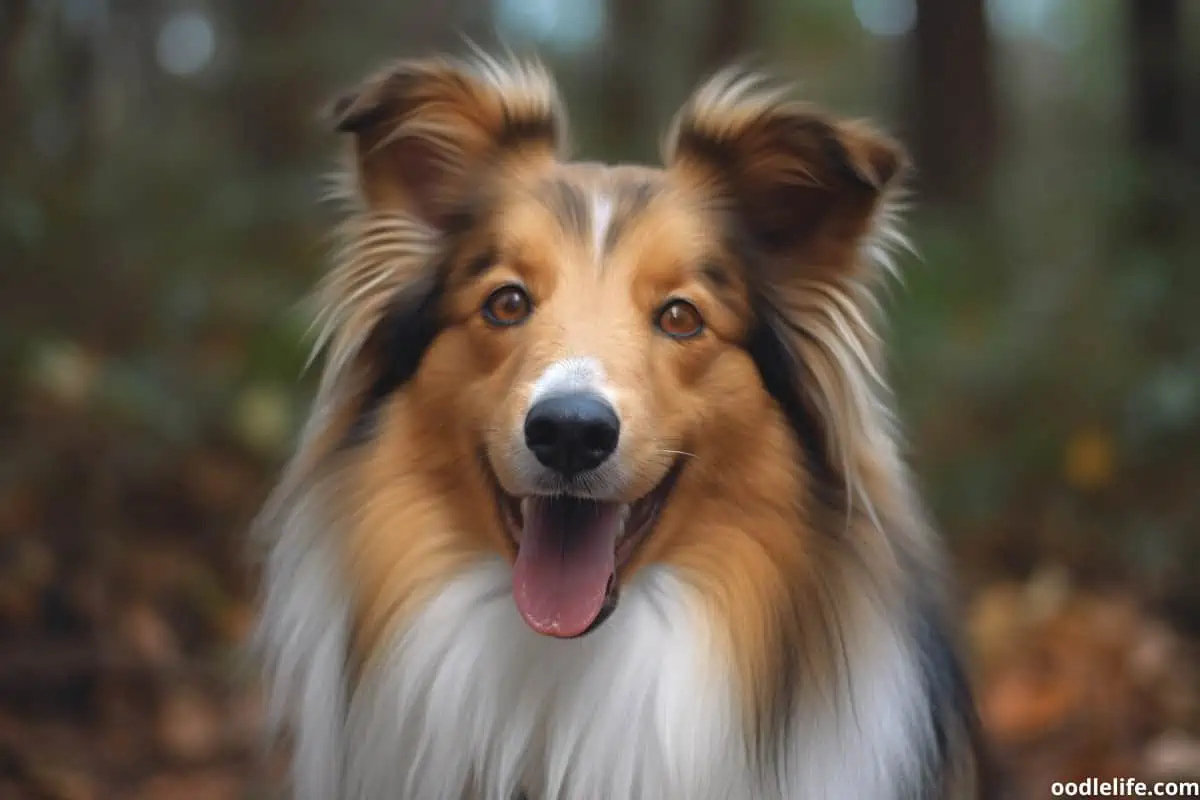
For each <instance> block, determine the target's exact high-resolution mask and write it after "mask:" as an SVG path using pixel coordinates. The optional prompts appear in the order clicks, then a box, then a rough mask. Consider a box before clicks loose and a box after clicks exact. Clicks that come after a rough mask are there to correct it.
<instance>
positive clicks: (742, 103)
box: [664, 71, 908, 269]
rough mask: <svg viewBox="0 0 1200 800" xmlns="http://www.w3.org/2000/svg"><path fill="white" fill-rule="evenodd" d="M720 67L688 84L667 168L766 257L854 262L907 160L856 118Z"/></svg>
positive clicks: (670, 138) (668, 145) (821, 264)
mask: <svg viewBox="0 0 1200 800" xmlns="http://www.w3.org/2000/svg"><path fill="white" fill-rule="evenodd" d="M762 83H763V82H762V80H760V79H758V78H756V77H755V76H753V75H747V74H745V73H739V72H735V71H727V72H724V73H721V74H719V75H717V76H716V77H714V78H713V79H712V80H710V81H709V82H708V83H707V84H706V85H705V86H703V87H702V88H701V89H700V90H699V91H697V92H696V93H695V94H694V95H693V96H692V98H691V100H689V101H688V103H687V104H686V105H685V106H684V107H683V109H682V110H681V111H680V112H679V113H678V115H677V116H676V118H675V120H674V122H673V124H672V126H671V129H670V131H669V133H668V135H667V138H666V142H665V153H664V157H665V160H666V165H667V167H668V169H669V170H670V172H671V173H672V174H674V175H676V176H677V177H678V179H680V180H681V181H682V182H683V183H685V184H689V185H690V186H691V187H692V188H693V189H695V190H698V191H699V192H700V193H701V195H702V197H704V199H705V201H706V202H707V203H709V204H710V205H711V206H714V207H716V208H718V209H719V210H720V211H722V212H724V213H726V214H728V215H731V217H732V221H733V223H734V224H735V226H736V229H737V232H738V235H739V236H742V237H746V238H748V239H749V242H748V243H749V244H751V245H753V246H754V247H755V248H756V250H758V251H759V252H760V253H763V254H765V255H766V256H767V257H768V259H769V260H771V261H776V260H777V259H778V258H783V259H785V260H786V261H787V262H788V263H789V266H790V267H791V268H795V266H796V265H797V264H798V263H801V262H802V263H804V264H806V265H809V266H811V267H812V268H814V269H822V268H836V267H838V266H845V265H847V264H851V263H854V262H855V261H856V259H855V258H854V257H853V254H852V253H851V252H850V250H849V249H850V248H854V247H857V246H858V245H859V244H860V243H861V241H862V239H863V237H864V236H865V235H866V234H867V233H868V232H869V230H870V226H871V224H872V222H873V217H874V212H875V210H876V208H877V207H878V204H879V203H880V201H881V199H882V198H883V197H884V196H885V195H886V194H887V193H888V192H889V191H890V190H891V189H893V188H894V185H895V184H897V183H898V182H899V178H900V176H901V174H902V173H903V172H904V171H905V169H906V167H907V163H908V162H907V157H906V155H905V153H904V151H903V150H902V149H901V147H900V146H899V145H898V144H897V143H895V142H893V141H892V140H891V139H889V138H887V137H886V136H883V135H882V134H879V133H877V132H875V131H874V130H872V129H871V128H870V127H869V126H867V125H866V124H864V123H860V122H853V121H839V120H833V119H830V118H828V117H826V116H824V115H822V114H820V113H818V112H816V111H815V110H813V109H812V108H809V107H807V106H804V105H802V104H799V103H795V102H791V101H789V100H787V99H786V98H785V97H784V96H783V93H782V92H781V91H779V90H775V89H771V88H763V86H762Z"/></svg>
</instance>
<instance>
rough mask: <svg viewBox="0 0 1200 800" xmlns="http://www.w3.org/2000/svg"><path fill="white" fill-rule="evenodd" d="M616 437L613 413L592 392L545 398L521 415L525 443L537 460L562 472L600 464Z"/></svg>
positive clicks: (618, 426)
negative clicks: (523, 421) (522, 416)
mask: <svg viewBox="0 0 1200 800" xmlns="http://www.w3.org/2000/svg"><path fill="white" fill-rule="evenodd" d="M620 436H621V420H619V419H617V412H616V411H614V410H613V407H612V406H610V405H609V404H608V403H607V402H606V401H605V400H604V398H602V397H599V396H597V395H594V394H585V393H582V392H581V393H576V394H560V395H555V396H553V397H547V398H546V399H544V400H539V401H537V402H536V403H534V404H533V407H532V408H530V409H529V413H528V414H526V415H525V445H526V446H527V447H528V448H529V449H530V450H532V451H533V454H534V455H535V456H537V460H538V461H540V462H542V463H543V464H545V465H546V466H547V467H549V468H550V469H552V470H555V471H557V472H561V473H562V474H564V475H574V474H575V473H577V472H583V471H584V470H588V469H592V468H594V467H598V466H600V465H601V464H603V463H604V460H605V459H606V458H608V457H609V456H611V455H612V454H613V451H614V450H616V449H617V440H618V439H619V438H620Z"/></svg>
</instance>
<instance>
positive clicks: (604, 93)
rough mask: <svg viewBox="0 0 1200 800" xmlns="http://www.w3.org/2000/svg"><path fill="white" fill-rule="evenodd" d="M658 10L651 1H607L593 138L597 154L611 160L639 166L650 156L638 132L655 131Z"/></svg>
mask: <svg viewBox="0 0 1200 800" xmlns="http://www.w3.org/2000/svg"><path fill="white" fill-rule="evenodd" d="M658 11H659V7H658V5H657V3H655V2H653V0H609V3H608V17H609V29H608V34H607V36H606V37H605V38H606V46H605V50H604V56H603V61H604V70H603V72H602V73H601V74H602V77H601V79H600V87H599V88H600V91H599V101H600V115H599V118H598V119H597V120H596V124H597V125H598V126H599V130H598V133H599V136H597V140H598V144H599V147H600V153H599V155H601V156H602V157H603V158H604V159H606V160H613V161H640V160H644V159H646V158H648V157H650V156H651V155H652V154H653V153H652V151H651V150H650V149H649V148H648V147H647V144H646V142H643V141H641V139H642V136H641V134H642V132H644V131H647V130H650V129H651V128H652V126H653V121H654V114H653V109H652V107H651V106H652V103H653V96H652V95H651V94H650V92H649V91H648V89H649V86H648V84H650V83H652V82H653V81H654V74H653V73H654V63H655V62H654V59H653V58H652V55H653V53H654V52H655V49H656V48H661V47H662V43H661V42H659V43H656V42H655V40H654V37H655V35H656V33H657V29H658V25H657V24H655V23H657V22H658Z"/></svg>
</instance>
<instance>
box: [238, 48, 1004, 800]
mask: <svg viewBox="0 0 1200 800" xmlns="http://www.w3.org/2000/svg"><path fill="white" fill-rule="evenodd" d="M335 116H336V127H337V129H338V130H339V131H342V132H343V133H346V134H348V135H349V137H350V139H351V147H350V151H349V162H350V168H349V170H348V171H347V173H346V175H345V177H344V178H343V180H342V181H341V182H340V185H341V186H342V187H343V190H344V193H345V195H346V199H347V200H349V201H350V208H351V211H350V214H349V216H348V220H347V222H346V224H345V226H344V229H343V241H344V245H343V248H342V250H341V251H340V252H339V254H338V256H337V258H336V259H335V266H334V269H333V271H332V272H331V273H330V275H329V277H328V278H327V280H326V281H325V283H324V285H323V287H322V289H321V291H320V293H319V300H320V308H321V312H320V316H319V318H318V321H319V325H320V337H319V342H318V349H321V350H323V351H324V353H325V364H324V372H323V375H322V381H321V385H320V387H319V391H318V396H317V398H316V401H315V407H314V411H313V415H312V418H311V420H310V422H309V425H308V427H307V428H306V431H305V434H304V436H303V439H302V441H301V443H300V445H299V447H298V450H297V453H296V456H295V458H294V460H293V462H292V464H291V465H290V466H289V468H288V470H287V472H286V473H285V475H284V477H283V480H282V482H281V485H280V487H279V488H278V489H277V491H276V493H275V495H274V497H273V498H272V501H271V503H270V504H269V506H268V509H267V510H266V511H265V512H264V515H263V517H262V523H261V533H262V535H263V537H264V541H265V544H266V546H267V548H268V556H267V569H266V576H265V595H264V605H263V611H262V614H261V625H260V641H261V643H262V646H263V651H264V653H265V655H266V660H267V669H268V675H267V676H268V681H269V683H270V684H271V686H272V692H273V694H272V697H273V708H274V710H275V711H276V712H277V715H278V717H279V720H280V725H281V727H282V728H284V729H285V730H288V731H290V732H292V733H293V734H294V735H295V737H296V748H295V755H294V759H293V763H294V766H293V781H294V785H295V790H296V794H297V796H298V797H301V798H326V797H347V798H376V797H383V796H400V797H412V798H418V797H419V798H422V800H424V798H439V797H445V798H459V797H462V796H463V795H464V793H465V794H467V795H468V796H472V797H474V796H479V797H488V798H492V797H495V798H500V799H501V800H508V798H510V797H512V796H514V795H515V794H516V793H518V792H525V793H526V794H527V795H528V796H529V797H530V799H531V800H541V798H547V800H548V798H551V797H563V798H591V797H606V798H614V800H617V799H618V798H625V797H646V798H652V797H689V798H709V797H712V798H717V797H729V796H738V797H743V796H744V797H751V796H753V797H763V798H771V797H776V798H812V797H830V798H834V797H842V796H879V797H884V796H885V795H886V797H893V798H918V797H920V798H925V797H942V798H966V797H975V796H979V794H980V792H981V789H980V775H979V767H978V764H977V758H976V753H975V745H974V721H973V711H972V708H971V701H970V696H969V692H968V690H967V688H966V682H965V679H964V677H963V675H962V674H961V669H960V667H959V664H958V660H957V657H956V655H955V648H954V645H953V644H952V641H951V638H950V636H949V634H948V632H947V631H948V627H947V623H946V620H945V619H944V606H945V600H944V598H943V597H942V595H941V591H940V588H939V587H940V586H941V583H942V578H941V574H940V573H941V565H940V563H939V562H940V550H939V549H938V546H937V544H936V541H935V538H934V536H933V534H932V532H931V531H930V530H929V527H928V525H927V523H926V520H925V518H924V515H923V513H922V511H921V506H920V503H919V501H918V499H917V498H916V496H915V494H914V492H913V490H912V487H911V483H910V480H909V477H908V474H907V471H906V468H905V466H904V464H903V462H902V459H901V458H900V455H899V453H898V449H897V444H896V441H897V434H896V432H895V430H894V422H893V420H892V418H891V415H890V412H889V402H890V400H889V396H888V391H887V386H886V383H885V380H884V378H883V375H882V368H881V360H882V348H881V346H880V341H879V337H878V336H877V335H876V333H875V330H874V326H875V324H876V322H877V319H878V316H879V313H878V312H879V308H878V305H877V303H876V301H875V299H874V291H875V289H876V287H877V285H878V284H879V283H880V280H881V279H882V278H883V277H884V276H885V274H886V272H888V271H889V270H891V269H892V262H891V259H890V253H891V251H892V250H893V249H894V248H895V247H896V246H897V245H901V246H902V245H903V244H904V239H903V237H902V236H901V234H900V233H899V232H898V230H897V228H896V226H895V221H896V220H895V218H896V215H897V212H898V208H899V200H900V192H901V189H900V182H901V178H902V175H903V172H904V169H905V164H906V162H905V157H904V155H903V152H902V151H901V149H900V148H899V146H898V145H896V144H895V143H894V142H892V141H890V140H889V139H887V138H886V137H884V136H882V135H881V134H879V133H877V132H875V131H873V130H872V129H871V128H870V127H869V126H867V125H865V124H863V123H859V122H846V121H839V120H835V119H832V118H829V117H826V116H824V115H822V114H820V113H819V112H817V111H815V110H813V109H811V108H808V107H806V106H803V105H801V104H797V103H795V102H793V101H791V100H789V99H788V98H787V97H786V94H785V93H784V92H783V91H782V90H781V89H779V88H778V87H775V86H772V85H770V84H768V83H767V82H765V81H764V80H763V79H762V78H760V77H758V76H755V75H750V74H746V73H742V72H737V71H727V72H723V73H721V74H719V75H718V76H716V77H714V78H713V79H712V80H710V81H709V82H708V83H707V84H706V85H705V86H704V87H702V88H701V89H700V90H699V91H698V92H697V93H696V94H695V95H694V96H693V97H692V99H691V100H690V101H689V102H688V103H687V104H686V105H685V106H684V108H683V110H682V111H681V112H680V113H679V114H678V116H677V117H676V120H675V122H674V123H673V125H672V127H671V129H670V131H669V132H668V135H667V138H666V142H665V147H664V151H665V152H664V168H663V169H662V170H654V169H649V168H642V167H628V166H622V167H605V166H601V165H589V164H573V163H567V162H564V161H562V160H561V158H562V151H563V149H564V135H565V130H566V124H565V117H564V115H563V112H562V109H561V103H560V102H559V100H558V97H557V93H556V90H555V88H554V86H553V83H552V82H551V80H550V78H549V77H548V75H547V74H546V72H545V71H544V70H543V69H542V68H541V67H540V66H537V65H535V64H516V63H514V64H501V63H500V62H497V61H494V60H491V59H488V58H482V57H481V58H480V59H479V60H477V61H475V62H458V61H453V60H428V61H417V62H402V63H400V64H398V65H394V66H393V67H391V68H389V69H387V70H385V71H383V72H381V73H380V74H379V75H378V76H376V77H375V78H373V79H372V80H370V81H368V82H367V83H366V84H365V85H364V86H363V87H362V88H360V89H359V90H358V91H356V92H354V93H352V94H350V95H348V96H347V97H346V98H344V99H343V100H342V101H339V103H337V104H336V105H335ZM517 278H519V279H520V280H521V281H522V282H523V283H524V284H526V285H527V286H529V287H530V290H531V292H532V293H533V294H534V295H535V296H536V297H538V298H542V299H544V303H543V304H541V305H539V308H538V310H537V312H536V313H535V317H534V319H533V320H532V321H531V322H530V324H529V325H528V327H527V329H525V330H522V331H521V332H518V333H506V334H496V333H495V332H494V331H487V330H484V329H483V328H482V327H481V323H479V322H478V319H477V317H478V314H477V309H478V308H479V304H480V302H481V301H482V298H483V297H484V296H486V291H487V290H488V289H489V288H490V287H494V286H495V285H499V284H498V283H497V282H499V281H501V280H514V279H517ZM671 292H683V293H690V294H689V296H690V297H692V298H693V299H697V298H698V299H697V303H698V304H700V305H701V306H703V309H704V316H705V321H706V324H707V330H706V333H705V336H704V337H703V338H702V339H700V340H697V341H696V342H694V343H686V344H681V343H676V342H664V341H662V340H661V339H659V338H655V334H654V332H653V330H652V327H651V325H650V324H649V320H650V319H651V318H652V313H653V310H654V308H656V307H657V304H660V303H661V301H662V299H663V297H665V296H667V295H668V294H670V293H671ZM664 293H666V294H664ZM555 370H559V371H560V372H561V371H562V370H576V371H577V372H578V374H579V375H581V376H585V377H586V380H589V381H593V382H595V383H596V384H597V385H603V386H605V387H608V389H606V390H607V391H611V392H612V393H613V396H614V397H616V398H618V401H619V405H620V409H621V413H622V430H623V433H622V436H623V440H622V445H621V450H620V451H619V455H620V461H621V463H620V465H617V466H614V467H613V470H617V469H618V467H619V468H620V469H621V470H623V471H622V472H620V473H619V474H618V473H616V472H613V474H612V475H610V476H609V477H610V478H611V483H612V485H613V486H614V487H618V488H615V489H614V490H613V491H616V492H618V493H619V495H620V498H619V499H620V500H621V501H622V502H632V501H633V500H635V499H637V498H638V497H641V496H643V495H645V494H646V493H647V492H649V491H650V490H651V489H652V488H653V487H654V486H655V485H656V484H658V483H659V482H660V481H661V480H663V478H664V476H665V475H666V474H667V472H668V471H669V470H670V469H671V468H672V464H675V463H681V464H682V467H681V472H680V478H679V480H678V483H677V485H676V486H675V488H674V489H673V491H672V494H671V497H670V500H669V503H668V506H667V508H666V510H665V511H664V512H663V513H662V516H661V517H660V519H659V521H658V524H657V526H656V528H655V530H654V532H653V533H652V534H651V535H650V538H649V539H648V540H647V541H645V542H644V543H643V544H642V545H641V546H640V548H639V550H638V552H637V554H636V556H635V557H634V558H633V560H632V561H631V562H630V563H629V564H628V565H626V567H625V568H624V569H623V570H622V571H621V572H620V573H619V575H618V577H619V579H620V581H621V583H622V585H623V586H624V587H626V590H625V599H623V600H622V606H621V607H619V608H618V609H617V611H616V612H615V613H614V616H613V619H612V620H610V621H609V622H607V623H605V625H604V626H603V627H602V628H601V629H600V630H598V631H597V632H596V633H594V634H591V635H590V636H589V637H586V638H585V639H583V640H580V641H577V642H576V641H572V642H560V641H550V640H542V639H538V638H537V637H535V636H534V635H533V634H532V632H530V631H528V630H526V629H523V628H522V626H521V625H520V624H519V620H517V619H516V615H515V612H514V611H513V610H512V598H511V597H508V596H506V595H504V593H503V591H499V590H503V588H504V580H505V575H506V574H507V572H506V571H507V566H506V565H507V564H508V563H510V562H511V559H512V557H513V554H514V551H515V545H514V544H513V542H512V541H511V539H510V538H509V537H508V536H507V534H506V533H505V532H504V530H503V528H502V526H501V525H500V523H499V520H498V519H497V514H496V509H495V497H494V494H493V486H492V484H491V483H490V482H489V481H490V480H493V479H494V480H496V481H499V483H500V484H501V485H503V486H504V487H506V488H507V487H511V486H517V485H520V484H521V482H522V481H523V480H524V479H525V478H524V477H523V474H522V471H521V466H520V464H521V454H520V453H519V452H518V450H519V447H517V445H515V444H514V443H513V440H512V439H511V436H509V433H508V431H509V429H510V428H511V427H512V423H513V422H514V421H515V420H517V419H518V418H519V416H520V414H521V413H522V409H523V408H524V404H527V403H528V401H529V398H530V396H531V393H532V392H534V391H536V384H537V381H538V380H540V379H544V378H545V377H546V376H547V375H550V374H551V373H554V371H555ZM555 374H558V373H555ZM581 379H582V378H581ZM680 459H682V461H681V462H680ZM493 474H494V478H490V476H492V475H493ZM498 591H499V593H498ZM514 623H517V624H514ZM668 666H669V667H671V668H672V670H673V671H672V672H670V673H665V672H663V669H665V668H666V667H668ZM531 674H532V675H541V674H544V675H545V677H546V681H545V682H544V683H543V682H541V681H534V682H533V683H530V680H531V679H530V678H529V677H528V676H529V675H531ZM664 675H667V676H668V677H669V679H668V677H664ZM685 690H686V691H685ZM581 698H582V699H581ZM584 701H586V703H585V702H584ZM581 703H583V705H581ZM587 703H591V704H598V705H597V706H596V709H595V710H589V707H588V706H587ZM626 703H628V704H629V706H628V707H626V706H625V705H624V704H626ZM635 703H640V705H635ZM647 708H649V709H655V713H654V714H650V715H649V716H644V715H645V714H649V713H650V712H647V711H645V709H647ZM860 712H861V715H860ZM843 792H850V794H849V795H847V794H843ZM856 793H857V794H856Z"/></svg>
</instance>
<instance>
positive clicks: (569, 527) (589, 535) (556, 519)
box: [513, 497, 621, 638]
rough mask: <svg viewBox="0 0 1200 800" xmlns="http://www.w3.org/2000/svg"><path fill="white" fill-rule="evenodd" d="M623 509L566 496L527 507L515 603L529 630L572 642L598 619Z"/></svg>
mask: <svg viewBox="0 0 1200 800" xmlns="http://www.w3.org/2000/svg"><path fill="white" fill-rule="evenodd" d="M619 508H620V507H619V506H618V505H617V504H616V503H597V502H592V501H589V500H578V499H574V498H564V497H558V498H537V499H535V500H534V501H533V502H532V503H528V504H526V509H525V525H524V528H523V529H522V531H521V542H520V546H519V548H518V550H517V562H516V564H515V565H513V599H514V600H515V601H516V603H517V610H518V611H520V612H521V616H522V617H524V619H525V622H526V623H528V625H529V627H531V628H533V629H534V630H535V631H537V632H538V633H540V634H543V635H546V636H557V637H560V638H569V637H572V636H578V635H580V634H581V633H583V632H584V631H586V630H587V629H588V628H589V627H590V626H591V624H592V622H594V621H595V619H596V617H597V616H599V614H600V611H601V609H603V607H604V600H605V597H606V596H607V594H608V581H609V578H611V577H612V574H613V564H614V559H615V552H616V540H617V534H618V533H619V532H620V529H621V525H620V516H619V513H618V512H619Z"/></svg>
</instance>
